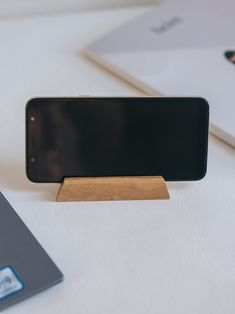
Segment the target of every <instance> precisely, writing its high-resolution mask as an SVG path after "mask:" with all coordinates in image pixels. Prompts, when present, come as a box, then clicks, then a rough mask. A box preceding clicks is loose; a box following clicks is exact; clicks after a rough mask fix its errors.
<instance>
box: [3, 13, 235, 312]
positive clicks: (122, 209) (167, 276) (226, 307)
mask: <svg viewBox="0 0 235 314" xmlns="http://www.w3.org/2000/svg"><path fill="white" fill-rule="evenodd" d="M144 10H145V8H135V9H119V10H107V11H97V12H90V13H79V14H71V15H66V16H59V15H58V16H54V17H40V18H39V17H35V18H28V19H22V20H21V19H18V20H17V19H16V20H11V21H1V22H0V43H1V49H0V127H1V129H0V145H1V146H0V189H1V190H2V192H3V193H4V194H5V196H6V197H7V198H8V200H9V201H10V202H11V204H12V205H13V206H14V208H15V209H16V211H17V212H18V214H19V215H20V216H21V217H22V219H23V220H24V221H25V223H26V224H27V225H28V227H29V228H30V229H31V231H32V232H33V233H34V235H35V236H36V237H37V238H38V240H39V241H40V242H41V244H42V245H43V246H44V247H45V249H46V250H47V252H48V253H49V254H50V255H51V257H52V258H53V259H54V261H55V262H56V263H57V264H58V266H59V267H60V268H61V270H62V271H63V273H64V275H65V281H64V282H63V283H62V284H60V285H58V286H56V287H54V288H51V289H49V290H48V291H46V292H43V293H41V294H39V295H37V296H35V297H33V298H31V299H29V300H27V301H25V302H22V303H21V304H18V305H16V306H14V307H12V308H11V309H8V310H7V311H6V313H10V314H16V313H17V314H29V313H30V314H31V313H34V314H38V313H50V314H51V313H56V314H61V313H69V314H70V313H71V314H72V313H73V314H74V313H79V314H93V313H94V314H111V313H112V314H115V313H118V314H119V313H122V314H130V313H135V314H143V313H148V314H156V313H157V314H221V313H223V314H234V313H235V150H234V149H233V148H231V147H229V146H228V145H226V144H224V143H222V142H221V141H220V140H218V139H216V138H214V137H212V136H211V137H210V145H209V164H208V175H207V177H206V178H205V179H204V180H202V181H200V182H191V183H174V184H173V183H172V184H169V187H170V193H171V197H172V199H171V200H170V201H132V202H127V201H125V202H124V201H122V202H81V203H56V202H55V201H54V200H55V196H56V192H57V189H58V187H59V186H58V185H56V184H33V183H30V182H29V181H28V180H27V179H26V177H25V167H24V157H25V156H24V155H25V153H24V152H25V138H24V136H25V135H24V132H25V121H24V109H25V103H26V101H27V100H28V99H29V98H31V97H33V96H40V95H41V96H46V95H50V96H53V95H56V96H74V95H78V94H92V95H141V93H140V92H138V91H137V90H135V89H134V88H132V87H130V86H129V85H128V84H126V83H124V82H122V81H121V80H119V79H118V78H115V77H114V76H112V75H111V74H109V73H107V72H106V71H105V70H103V69H101V68H100V67H98V66H96V65H94V64H93V63H91V62H90V61H88V60H86V59H84V58H82V57H81V56H80V55H79V50H80V49H81V48H83V47H84V46H85V45H87V44H88V43H89V42H91V41H92V40H93V39H95V38H97V37H99V36H101V35H102V34H104V33H106V32H108V31H110V30H111V29H112V28H115V27H117V26H119V25H121V24H122V23H124V22H126V21H128V20H130V19H132V18H134V17H135V16H137V15H139V14H141V13H142V12H143V11H144ZM0 258H1V257H0Z"/></svg>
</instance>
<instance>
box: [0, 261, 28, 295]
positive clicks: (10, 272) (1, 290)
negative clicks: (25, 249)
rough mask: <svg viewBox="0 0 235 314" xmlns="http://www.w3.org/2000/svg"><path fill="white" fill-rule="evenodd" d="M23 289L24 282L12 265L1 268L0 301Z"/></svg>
mask: <svg viewBox="0 0 235 314" xmlns="http://www.w3.org/2000/svg"><path fill="white" fill-rule="evenodd" d="M23 289H24V284H23V282H22V281H21V280H20V278H19V276H18V275H17V273H16V272H15V271H14V269H13V268H12V267H11V266H9V265H8V266H5V267H4V268H1V269H0V301H2V300H4V299H5V298H8V297H10V296H12V295H13V294H15V293H17V292H19V291H21V290H23Z"/></svg>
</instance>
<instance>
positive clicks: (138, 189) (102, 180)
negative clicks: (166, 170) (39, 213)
mask: <svg viewBox="0 0 235 314" xmlns="http://www.w3.org/2000/svg"><path fill="white" fill-rule="evenodd" d="M169 198H170V195H169V192H168V188H167V185H166V182H165V180H164V179H163V177H161V176H124V177H81V178H65V179H64V181H63V183H62V184H61V186H60V189H59V191H58V194H57V198H56V201H57V202H68V201H71V202H75V201H112V200H153V199H159V200H163V199H169Z"/></svg>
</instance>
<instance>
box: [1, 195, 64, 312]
mask: <svg viewBox="0 0 235 314" xmlns="http://www.w3.org/2000/svg"><path fill="white" fill-rule="evenodd" d="M62 279H63V275H62V273H61V272H60V270H59V269H58V268H57V266H56V265H55V264H54V263H53V261H52V260H51V258H50V257H49V256H48V255H47V253H46V252H45V251H44V249H43V248H42V247H41V245H40V244H39V243H38V241H37V240H36V239H35V238H34V236H33V235H32V233H31V232H30V231H29V229H28V228H27V227H26V226H25V224H24V223H23V221H22V220H21V219H20V218H19V216H18V215H17V214H16V212H15V211H14V209H13V208H12V206H11V205H10V204H9V203H8V201H7V200H6V198H5V197H4V196H3V195H2V193H1V192H0V311H2V310H4V309H5V308H7V307H9V306H11V305H13V304H15V303H17V302H20V301H22V300H24V299H26V298H28V297H30V296H32V295H34V294H36V293H38V292H40V291H42V290H44V289H47V288H49V287H51V286H53V285H55V284H57V283H59V282H60V281H62Z"/></svg>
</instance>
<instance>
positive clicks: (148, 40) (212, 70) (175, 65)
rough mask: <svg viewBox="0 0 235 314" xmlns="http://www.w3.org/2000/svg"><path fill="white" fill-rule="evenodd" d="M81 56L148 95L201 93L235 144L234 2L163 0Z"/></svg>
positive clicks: (214, 123)
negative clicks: (98, 64)
mask: <svg viewBox="0 0 235 314" xmlns="http://www.w3.org/2000/svg"><path fill="white" fill-rule="evenodd" d="M84 52H85V54H86V55H87V56H88V57H89V58H91V59H92V60H94V61H95V62H98V63H100V64H102V65H103V66H105V67H106V68H107V69H109V70H111V71H113V72H114V73H115V74H117V75H119V76H121V77H122V78H123V79H125V80H127V81H129V82H130V83H132V84H134V85H135V86H136V87H138V88H139V89H141V90H142V91H144V92H145V93H147V94H149V95H159V94H161V95H167V96H200V97H204V98H206V99H207V100H208V102H209V104H210V128H211V132H212V133H214V134H215V135H217V136H218V137H220V138H221V139H223V140H224V141H226V142H228V143H229V144H231V145H233V146H235V2H234V1H231V0H223V1H222V0H206V1H203V0H198V1H194V0H178V1H175V0H168V1H167V0H165V1H164V2H163V3H161V4H160V5H158V6H156V7H155V8H154V9H152V10H151V11H150V12H148V13H145V14H144V15H143V16H142V17H140V18H137V19H136V20H134V21H131V22H130V23H128V24H126V25H124V26H122V27H121V28H119V29H117V30H115V31H113V32H112V33H110V34H109V35H107V36H105V37H103V38H101V39H98V40H97V41H96V42H95V43H93V44H91V45H90V46H88V47H87V48H86V49H85V51H84Z"/></svg>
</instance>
